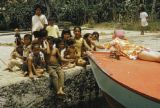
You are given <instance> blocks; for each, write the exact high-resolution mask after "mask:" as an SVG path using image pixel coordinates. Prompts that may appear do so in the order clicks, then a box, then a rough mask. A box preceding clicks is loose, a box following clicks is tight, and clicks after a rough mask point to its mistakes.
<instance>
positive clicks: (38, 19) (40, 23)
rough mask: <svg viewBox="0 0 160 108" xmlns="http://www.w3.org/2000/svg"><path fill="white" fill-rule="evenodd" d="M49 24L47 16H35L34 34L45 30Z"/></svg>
mask: <svg viewBox="0 0 160 108" xmlns="http://www.w3.org/2000/svg"><path fill="white" fill-rule="evenodd" d="M45 24H48V21H47V18H46V16H45V15H40V16H37V15H34V16H33V17H32V32H34V31H40V30H41V29H43V28H44V25H45Z"/></svg>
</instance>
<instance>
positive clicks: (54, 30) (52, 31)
mask: <svg viewBox="0 0 160 108" xmlns="http://www.w3.org/2000/svg"><path fill="white" fill-rule="evenodd" d="M46 30H47V31H48V36H52V37H54V38H58V37H59V28H58V26H57V25H53V26H51V25H49V26H47V28H46Z"/></svg>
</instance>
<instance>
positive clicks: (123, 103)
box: [89, 57, 160, 108]
mask: <svg viewBox="0 0 160 108" xmlns="http://www.w3.org/2000/svg"><path fill="white" fill-rule="evenodd" d="M89 62H90V64H91V68H92V71H93V74H94V77H95V79H96V82H97V84H98V86H99V88H100V89H101V90H102V91H103V92H104V94H106V95H105V96H106V98H107V100H114V101H115V102H116V103H117V104H116V105H119V107H118V106H116V107H115V108H122V107H127V108H160V103H158V102H155V101H152V100H150V99H148V98H145V97H143V96H141V95H140V94H137V93H135V92H134V91H131V90H129V89H127V88H125V87H124V86H122V85H120V84H119V83H117V82H116V81H114V80H113V79H112V78H110V77H109V76H108V75H107V74H106V73H105V72H104V71H103V69H101V68H100V67H99V66H98V65H97V64H96V62H95V61H94V60H93V59H92V58H91V57H89ZM113 104H114V103H113ZM112 106H114V105H112Z"/></svg>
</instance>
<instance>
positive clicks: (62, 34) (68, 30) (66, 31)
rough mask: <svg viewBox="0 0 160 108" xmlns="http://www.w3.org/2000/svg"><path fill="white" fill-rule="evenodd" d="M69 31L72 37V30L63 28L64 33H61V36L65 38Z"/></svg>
mask: <svg viewBox="0 0 160 108" xmlns="http://www.w3.org/2000/svg"><path fill="white" fill-rule="evenodd" d="M66 33H68V34H69V35H70V37H72V35H71V30H70V29H63V30H62V33H61V38H62V39H63V38H64V34H66Z"/></svg>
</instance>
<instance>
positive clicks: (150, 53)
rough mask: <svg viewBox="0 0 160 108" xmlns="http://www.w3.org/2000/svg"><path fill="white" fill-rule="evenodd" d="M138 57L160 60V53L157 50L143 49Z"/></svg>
mask: <svg viewBox="0 0 160 108" xmlns="http://www.w3.org/2000/svg"><path fill="white" fill-rule="evenodd" d="M138 58H139V59H141V60H146V61H153V62H160V53H159V52H156V51H142V52H140V53H139V54H138Z"/></svg>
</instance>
